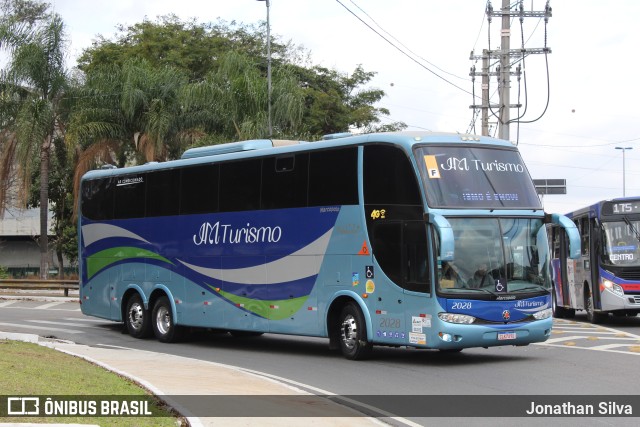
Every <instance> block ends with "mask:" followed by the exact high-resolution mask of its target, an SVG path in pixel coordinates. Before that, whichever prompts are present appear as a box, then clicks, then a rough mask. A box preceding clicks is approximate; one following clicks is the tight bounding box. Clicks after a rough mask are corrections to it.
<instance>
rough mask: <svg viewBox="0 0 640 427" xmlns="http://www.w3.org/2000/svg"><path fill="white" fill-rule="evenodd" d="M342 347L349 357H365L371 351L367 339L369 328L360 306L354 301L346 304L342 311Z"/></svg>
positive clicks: (354, 358)
mask: <svg viewBox="0 0 640 427" xmlns="http://www.w3.org/2000/svg"><path fill="white" fill-rule="evenodd" d="M339 322H340V324H339V325H338V326H339V329H340V349H341V350H342V354H343V355H344V357H346V358H347V359H351V360H358V359H364V358H365V357H367V356H368V355H369V354H370V353H371V347H372V346H371V343H370V342H368V341H367V329H366V326H365V321H364V316H363V315H362V311H361V310H360V307H358V306H357V305H355V304H354V303H349V304H347V305H345V306H344V308H343V309H342V311H341V312H340V320H339Z"/></svg>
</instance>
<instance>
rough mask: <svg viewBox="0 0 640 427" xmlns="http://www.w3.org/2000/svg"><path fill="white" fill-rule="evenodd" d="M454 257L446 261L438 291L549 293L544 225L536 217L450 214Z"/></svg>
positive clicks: (547, 254) (441, 267) (441, 271)
mask: <svg viewBox="0 0 640 427" xmlns="http://www.w3.org/2000/svg"><path fill="white" fill-rule="evenodd" d="M448 220H449V222H450V223H451V227H452V228H453V232H454V236H455V252H454V253H455V255H454V256H455V258H454V260H453V261H450V262H442V263H441V265H440V269H439V279H440V280H439V285H438V292H439V293H441V294H442V293H484V294H486V293H491V294H493V293H496V294H505V293H519V292H546V291H547V290H548V289H550V287H551V278H550V275H549V250H548V245H547V237H546V229H545V227H544V224H543V221H542V220H541V219H533V218H448Z"/></svg>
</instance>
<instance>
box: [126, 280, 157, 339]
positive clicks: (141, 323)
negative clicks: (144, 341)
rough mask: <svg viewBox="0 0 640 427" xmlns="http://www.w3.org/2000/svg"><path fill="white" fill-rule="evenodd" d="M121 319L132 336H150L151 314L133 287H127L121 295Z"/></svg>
mask: <svg viewBox="0 0 640 427" xmlns="http://www.w3.org/2000/svg"><path fill="white" fill-rule="evenodd" d="M122 301H123V304H122V319H123V321H124V325H125V328H126V330H127V332H129V335H131V336H132V337H134V338H148V337H150V336H151V334H152V331H151V315H150V313H149V310H148V309H147V308H146V307H145V306H144V301H143V299H142V296H141V295H140V293H138V291H136V290H135V289H129V290H128V291H127V292H126V293H125V294H124V295H123V297H122Z"/></svg>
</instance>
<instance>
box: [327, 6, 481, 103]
mask: <svg viewBox="0 0 640 427" xmlns="http://www.w3.org/2000/svg"><path fill="white" fill-rule="evenodd" d="M336 2H338V4H339V5H340V6H342V7H343V8H345V9H346V10H347V12H349V13H350V14H352V15H353V16H354V17H355V18H356V19H357V20H358V21H360V22H362V23H363V24H364V25H366V26H367V27H368V28H369V29H370V30H371V31H373V32H374V33H376V34H377V35H378V36H379V37H380V38H382V39H383V40H384V41H386V42H387V43H389V44H390V45H391V46H393V48H395V49H396V50H397V51H398V52H400V53H402V54H403V55H404V56H406V57H407V58H409V59H410V60H412V61H413V62H415V63H416V64H418V65H419V66H420V67H422V68H424V69H425V70H427V71H428V72H430V73H431V74H433V75H434V76H436V77H437V78H439V79H441V80H443V81H444V82H446V83H448V84H450V85H451V86H453V87H455V88H456V89H459V90H461V91H462V92H464V93H466V94H469V95H473V93H471V92H469V91H468V90H466V89H463V88H461V87H460V86H458V85H456V84H455V83H453V82H451V81H449V80H447V79H446V78H444V77H442V76H441V75H439V74H438V73H436V72H435V71H433V70H431V69H430V68H429V67H427V66H425V65H424V64H422V63H421V62H420V61H418V60H417V59H415V58H413V57H412V56H411V55H409V54H408V53H407V52H405V51H404V50H402V49H400V48H399V47H398V46H396V45H395V44H394V43H393V42H392V41H390V40H389V39H388V38H386V37H385V36H384V35H382V34H380V33H379V32H378V31H376V29H375V28H373V27H372V26H371V25H369V24H368V23H367V22H365V21H364V20H363V19H362V18H360V17H359V16H358V15H357V14H355V13H354V12H353V11H352V10H351V9H349V8H348V7H347V6H345V5H344V4H343V3H342V2H341V1H340V0H336Z"/></svg>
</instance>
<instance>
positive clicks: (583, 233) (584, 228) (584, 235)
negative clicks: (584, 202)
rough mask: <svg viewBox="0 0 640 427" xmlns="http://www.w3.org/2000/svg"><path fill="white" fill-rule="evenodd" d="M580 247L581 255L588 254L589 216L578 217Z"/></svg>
mask: <svg viewBox="0 0 640 427" xmlns="http://www.w3.org/2000/svg"><path fill="white" fill-rule="evenodd" d="M579 228H580V247H581V249H582V255H589V218H588V217H584V218H580V227H579Z"/></svg>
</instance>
